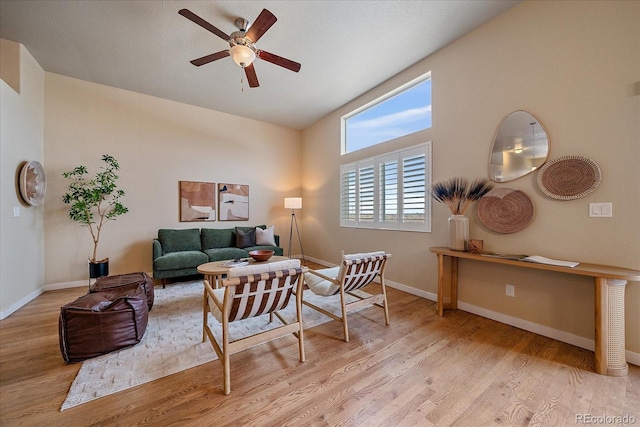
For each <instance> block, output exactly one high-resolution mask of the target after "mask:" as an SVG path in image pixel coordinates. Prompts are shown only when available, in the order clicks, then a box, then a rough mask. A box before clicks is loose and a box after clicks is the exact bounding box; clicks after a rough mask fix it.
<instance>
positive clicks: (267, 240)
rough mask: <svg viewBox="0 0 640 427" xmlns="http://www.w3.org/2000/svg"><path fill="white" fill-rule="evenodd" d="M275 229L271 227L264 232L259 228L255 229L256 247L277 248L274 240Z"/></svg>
mask: <svg viewBox="0 0 640 427" xmlns="http://www.w3.org/2000/svg"><path fill="white" fill-rule="evenodd" d="M274 231H275V229H274V226H273V225H272V226H271V227H267V228H265V229H264V230H263V229H262V228H260V227H256V245H257V246H261V245H267V246H277V245H276V238H275V232H274Z"/></svg>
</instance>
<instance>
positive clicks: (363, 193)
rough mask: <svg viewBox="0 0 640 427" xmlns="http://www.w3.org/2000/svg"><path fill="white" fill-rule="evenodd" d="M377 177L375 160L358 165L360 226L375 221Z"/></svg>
mask: <svg viewBox="0 0 640 427" xmlns="http://www.w3.org/2000/svg"><path fill="white" fill-rule="evenodd" d="M374 187H375V177H374V169H373V162H361V163H360V164H359V165H358V222H359V223H360V226H364V224H373V223H374V221H375V216H374V215H375V212H374V203H375V188H374Z"/></svg>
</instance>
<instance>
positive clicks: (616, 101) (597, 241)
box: [303, 1, 640, 353]
mask: <svg viewBox="0 0 640 427" xmlns="http://www.w3.org/2000/svg"><path fill="white" fill-rule="evenodd" d="M639 17H640V2H596V1H592V2H573V1H570V2H561V1H557V2H524V3H522V4H521V5H519V6H517V7H515V8H513V9H511V10H509V11H508V12H506V13H505V14H503V15H501V16H499V17H498V18H496V19H494V20H493V21H491V22H489V23H488V24H486V25H484V26H483V27H481V28H479V29H477V30H475V31H473V32H472V33H470V34H468V35H466V36H465V37H463V38H461V39H459V40H458V41H456V42H455V43H453V44H451V45H449V46H447V47H445V48H444V49H442V50H441V51H439V52H437V53H435V54H434V55H432V56H430V57H428V58H426V59H424V60H423V61H421V62H419V63H418V64H416V65H414V66H413V67H411V68H409V69H407V70H405V71H404V72H402V73H400V74H399V75H397V76H396V77H394V78H392V79H390V80H389V81H387V82H384V83H383V84H382V85H380V86H379V87H378V88H375V89H374V90H372V91H370V92H369V93H366V94H364V95H363V96H361V97H360V98H358V99H356V100H354V101H352V102H350V103H349V104H347V105H345V106H344V107H343V108H340V109H339V110H337V111H336V112H334V113H333V114H331V115H329V116H328V117H326V118H324V119H322V120H321V121H319V122H318V123H316V124H315V125H313V126H312V127H310V128H308V129H306V130H305V131H304V132H303V144H304V147H303V159H304V160H303V163H304V175H303V185H304V197H305V209H304V212H303V223H304V234H305V251H306V252H308V253H309V254H311V255H312V256H314V257H316V258H319V259H324V260H328V261H331V262H333V263H337V262H338V260H339V254H340V251H341V250H345V251H347V252H350V251H361V250H370V249H379V248H381V249H385V250H387V251H389V252H391V253H392V254H393V258H392V259H391V261H390V264H389V266H388V270H387V271H388V275H387V277H388V278H389V279H390V280H392V281H394V282H397V283H400V284H403V285H408V286H411V287H413V288H415V289H416V290H417V292H418V293H423V294H429V293H431V294H435V293H436V271H437V266H436V257H435V255H433V254H431V253H430V252H429V251H428V248H429V247H430V246H443V245H444V246H446V244H447V241H448V240H447V239H448V237H447V217H448V216H449V211H448V210H447V208H446V207H445V206H444V205H441V204H434V206H433V222H432V230H433V231H432V232H431V233H409V232H396V231H372V230H359V229H348V228H340V226H339V215H338V210H339V192H338V190H339V181H338V174H339V166H340V164H341V163H348V162H351V161H353V160H354V159H355V158H356V157H358V156H364V157H369V156H371V155H373V154H374V153H375V152H377V151H379V148H373V149H371V150H363V151H362V152H361V153H359V154H355V155H349V156H345V157H344V158H341V156H340V116H341V115H343V114H345V113H347V112H350V111H352V110H353V109H355V108H357V107H360V106H361V105H363V104H366V103H367V102H369V101H371V100H373V99H375V98H376V97H378V96H380V95H382V94H384V93H386V92H388V91H390V90H392V89H395V88H396V87H397V86H399V85H401V84H403V83H406V82H408V81H410V80H411V79H413V78H415V77H417V76H419V75H422V74H424V73H426V72H428V71H431V73H432V81H433V128H432V129H430V130H427V131H424V132H422V133H420V134H417V135H412V136H408V137H406V138H403V139H399V140H396V141H394V142H393V143H392V144H390V145H391V147H390V148H393V149H395V148H398V147H404V146H410V145H413V144H416V143H419V142H423V141H433V143H432V144H433V145H432V148H433V159H434V160H433V180H434V182H435V181H438V180H442V179H447V178H450V177H453V176H465V177H468V178H474V177H479V176H487V170H488V168H487V161H488V158H489V151H490V148H491V144H492V139H493V136H494V133H495V131H496V127H497V126H498V124H499V123H500V121H501V120H502V119H503V118H504V117H505V116H506V115H507V114H508V113H510V112H512V111H515V110H519V109H523V110H527V111H529V112H531V113H533V114H534V115H536V116H537V117H538V118H539V119H540V120H541V121H542V123H543V124H544V125H545V126H546V128H547V130H548V132H549V134H550V139H551V158H557V157H560V156H563V155H580V156H585V157H588V158H591V159H593V160H594V161H595V162H596V163H597V164H598V165H599V166H600V168H601V170H602V175H603V179H602V183H601V184H600V186H599V187H598V188H597V190H596V191H594V192H593V193H592V194H590V195H589V196H587V197H585V198H581V199H577V200H573V201H557V200H553V199H550V198H548V197H546V196H545V195H544V194H543V193H542V192H541V191H540V190H539V188H538V187H537V184H536V175H535V174H530V175H528V176H526V177H523V178H520V179H518V180H516V181H512V182H509V183H504V184H500V185H499V186H500V187H513V188H517V189H520V190H522V191H524V192H525V193H527V194H528V195H529V196H530V197H531V198H532V200H533V202H534V204H535V206H536V214H535V218H534V220H533V222H532V223H531V224H530V225H529V226H528V227H527V228H526V229H524V230H522V231H520V232H518V233H514V234H507V235H503V234H498V233H495V232H492V231H490V230H488V229H487V228H485V227H484V226H483V225H482V224H481V223H480V222H479V221H478V219H477V216H476V209H475V206H474V207H473V208H472V209H471V210H470V211H468V215H469V217H470V219H471V237H472V238H476V239H482V240H484V242H485V248H486V249H488V250H492V251H497V252H514V253H530V254H540V255H546V256H549V257H552V258H560V259H570V260H578V261H584V262H591V263H599V264H609V265H617V266H624V267H628V268H635V269H640V222H639V221H638V217H639V212H640V174H639V172H638V162H639V161H640V126H639V125H638V120H639V119H638V118H639V117H640V96H639V94H638V93H637V89H635V92H634V88H637V87H638V83H637V82H639V81H640V55H639V54H638V52H640V26H638V19H639ZM345 78H347V77H345ZM589 202H612V203H613V212H614V216H613V218H589V217H588V204H589ZM460 281H461V283H460V301H462V302H464V303H467V304H468V305H470V306H473V307H475V308H479V309H480V310H490V311H491V312H494V313H498V314H500V315H502V316H513V317H516V318H519V319H522V320H524V321H527V322H533V323H535V324H538V325H541V326H542V327H547V328H551V329H554V330H557V331H562V332H563V333H566V334H568V335H567V336H570V337H572V339H573V341H578V342H581V340H582V341H585V342H588V341H589V340H593V336H594V329H593V317H594V303H593V295H594V290H593V288H594V286H593V282H592V280H589V279H586V278H580V277H572V276H568V275H562V274H554V273H540V272H536V273H532V272H530V271H521V269H517V268H510V267H496V266H490V265H481V264H479V263H473V262H461V271H460ZM506 283H510V284H514V285H515V294H516V296H515V298H510V297H506V296H505V284H506ZM638 307H640V283H637V282H632V283H629V285H628V286H627V291H626V327H627V335H626V341H627V349H628V350H630V351H632V352H634V353H640V309H639V308H638Z"/></svg>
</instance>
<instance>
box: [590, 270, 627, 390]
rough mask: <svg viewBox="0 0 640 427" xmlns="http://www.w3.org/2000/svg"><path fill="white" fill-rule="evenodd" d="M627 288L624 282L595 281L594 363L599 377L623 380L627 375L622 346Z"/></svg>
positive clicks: (601, 279) (598, 278)
mask: <svg viewBox="0 0 640 427" xmlns="http://www.w3.org/2000/svg"><path fill="white" fill-rule="evenodd" d="M626 284H627V281H626V280H614V279H605V278H602V277H597V278H596V279H595V293H596V295H595V302H596V307H595V309H596V310H595V311H596V339H595V344H596V345H595V360H596V372H597V373H599V374H602V375H609V376H614V377H622V376H625V375H627V373H628V371H629V366H628V365H627V361H626V357H625V342H624V333H625V332H624V290H625V285H626Z"/></svg>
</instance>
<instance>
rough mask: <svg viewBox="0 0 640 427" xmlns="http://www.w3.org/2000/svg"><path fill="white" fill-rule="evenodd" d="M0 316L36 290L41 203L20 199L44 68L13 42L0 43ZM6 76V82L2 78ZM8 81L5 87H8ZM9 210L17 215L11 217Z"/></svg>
mask: <svg viewBox="0 0 640 427" xmlns="http://www.w3.org/2000/svg"><path fill="white" fill-rule="evenodd" d="M0 47H1V51H0V64H2V65H1V67H2V73H1V74H2V80H1V81H0V164H1V165H2V167H1V168H0V169H1V170H0V188H1V189H2V190H1V194H0V318H4V317H6V316H7V315H8V314H10V313H11V312H12V311H14V310H15V309H17V308H19V307H20V306H22V305H24V304H26V303H27V302H28V301H29V300H31V299H33V298H34V297H35V296H37V295H38V294H40V293H41V292H42V284H43V278H44V206H42V205H41V206H30V205H28V204H26V203H25V202H24V201H23V200H22V198H21V197H20V192H19V189H18V177H19V175H20V168H21V166H22V165H23V164H24V163H25V162H27V161H31V160H36V161H38V162H40V163H42V164H43V165H44V166H45V169H46V163H45V161H44V140H43V135H44V131H43V129H44V71H43V70H42V68H41V67H40V66H39V65H38V64H37V63H36V61H35V60H34V59H33V57H32V56H31V55H30V54H29V52H28V51H27V50H26V49H25V48H24V47H23V46H22V45H19V44H18V43H14V42H11V41H8V40H1V41H0ZM5 79H6V81H5ZM10 85H11V86H10ZM14 208H18V209H19V210H20V216H19V217H14Z"/></svg>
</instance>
